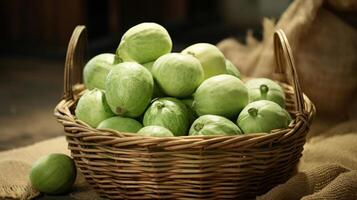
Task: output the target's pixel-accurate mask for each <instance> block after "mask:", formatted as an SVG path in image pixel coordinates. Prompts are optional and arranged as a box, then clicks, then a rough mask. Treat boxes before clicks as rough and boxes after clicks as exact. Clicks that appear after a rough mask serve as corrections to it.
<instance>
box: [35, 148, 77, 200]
mask: <svg viewBox="0 0 357 200" xmlns="http://www.w3.org/2000/svg"><path fill="white" fill-rule="evenodd" d="M76 175H77V171H76V166H75V164H74V162H73V160H72V159H71V158H70V157H68V156H67V155H64V154H50V155H48V156H44V157H42V158H40V159H39V160H37V161H36V162H35V163H34V164H33V166H32V168H31V171H30V181H31V185H32V186H33V187H34V188H35V189H36V190H38V191H40V192H43V193H45V194H52V195H56V194H64V193H66V192H68V191H70V189H71V188H72V185H73V183H74V181H75V180H76Z"/></svg>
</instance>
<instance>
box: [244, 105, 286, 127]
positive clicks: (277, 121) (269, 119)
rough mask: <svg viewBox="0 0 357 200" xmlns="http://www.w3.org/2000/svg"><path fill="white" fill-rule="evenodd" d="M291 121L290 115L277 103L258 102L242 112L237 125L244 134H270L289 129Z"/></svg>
mask: <svg viewBox="0 0 357 200" xmlns="http://www.w3.org/2000/svg"><path fill="white" fill-rule="evenodd" d="M290 121H291V117H290V115H289V113H288V112H287V111H286V110H285V109H283V108H282V107H280V106H279V105H278V104H277V103H275V102H272V101H268V100H258V101H254V102H252V103H249V104H248V105H247V106H246V107H245V108H244V109H243V110H242V112H241V113H240V114H239V116H238V119H237V124H238V126H239V127H240V128H241V130H242V131H243V132H244V133H269V132H270V131H271V130H273V129H281V128H287V127H288V125H289V123H290Z"/></svg>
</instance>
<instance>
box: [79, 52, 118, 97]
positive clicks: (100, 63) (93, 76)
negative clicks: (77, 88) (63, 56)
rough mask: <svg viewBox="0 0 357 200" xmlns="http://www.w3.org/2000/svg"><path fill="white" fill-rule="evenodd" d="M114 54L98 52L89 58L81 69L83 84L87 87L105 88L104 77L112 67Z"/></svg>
mask: <svg viewBox="0 0 357 200" xmlns="http://www.w3.org/2000/svg"><path fill="white" fill-rule="evenodd" d="M114 60H115V54H111V53H104V54H99V55H97V56H95V57H93V58H92V59H90V60H89V61H88V62H87V64H86V65H85V66H84V69H83V81H84V85H85V86H86V88H88V89H94V88H98V89H101V90H104V89H105V78H106V77H107V75H108V73H109V71H110V69H111V68H112V67H113V64H114Z"/></svg>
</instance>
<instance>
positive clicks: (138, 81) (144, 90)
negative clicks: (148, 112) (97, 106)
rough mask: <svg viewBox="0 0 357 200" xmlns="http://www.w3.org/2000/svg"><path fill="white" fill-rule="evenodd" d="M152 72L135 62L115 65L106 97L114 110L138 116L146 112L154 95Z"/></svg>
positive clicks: (108, 80)
mask: <svg viewBox="0 0 357 200" xmlns="http://www.w3.org/2000/svg"><path fill="white" fill-rule="evenodd" d="M153 87H154V80H153V78H152V75H151V74H150V72H149V71H148V70H147V69H146V68H145V67H143V66H142V65H140V64H138V63H135V62H123V63H120V64H118V65H115V66H114V67H113V69H112V70H111V71H110V72H109V74H108V76H107V79H106V82H105V89H106V97H107V101H108V104H109V106H110V108H111V109H112V111H113V112H114V113H116V114H117V115H120V116H125V117H133V118H134V117H138V116H140V115H141V114H143V113H144V111H145V109H146V107H147V106H148V105H149V104H150V101H151V98H152V95H153Z"/></svg>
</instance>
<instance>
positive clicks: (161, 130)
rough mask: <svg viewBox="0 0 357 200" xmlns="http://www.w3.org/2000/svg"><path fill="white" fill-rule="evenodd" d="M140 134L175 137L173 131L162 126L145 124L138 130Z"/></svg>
mask: <svg viewBox="0 0 357 200" xmlns="http://www.w3.org/2000/svg"><path fill="white" fill-rule="evenodd" d="M138 134H140V135H144V136H153V137H173V136H174V134H172V132H171V131H170V130H169V129H167V128H165V127H162V126H145V127H143V128H142V129H140V130H139V131H138Z"/></svg>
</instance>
